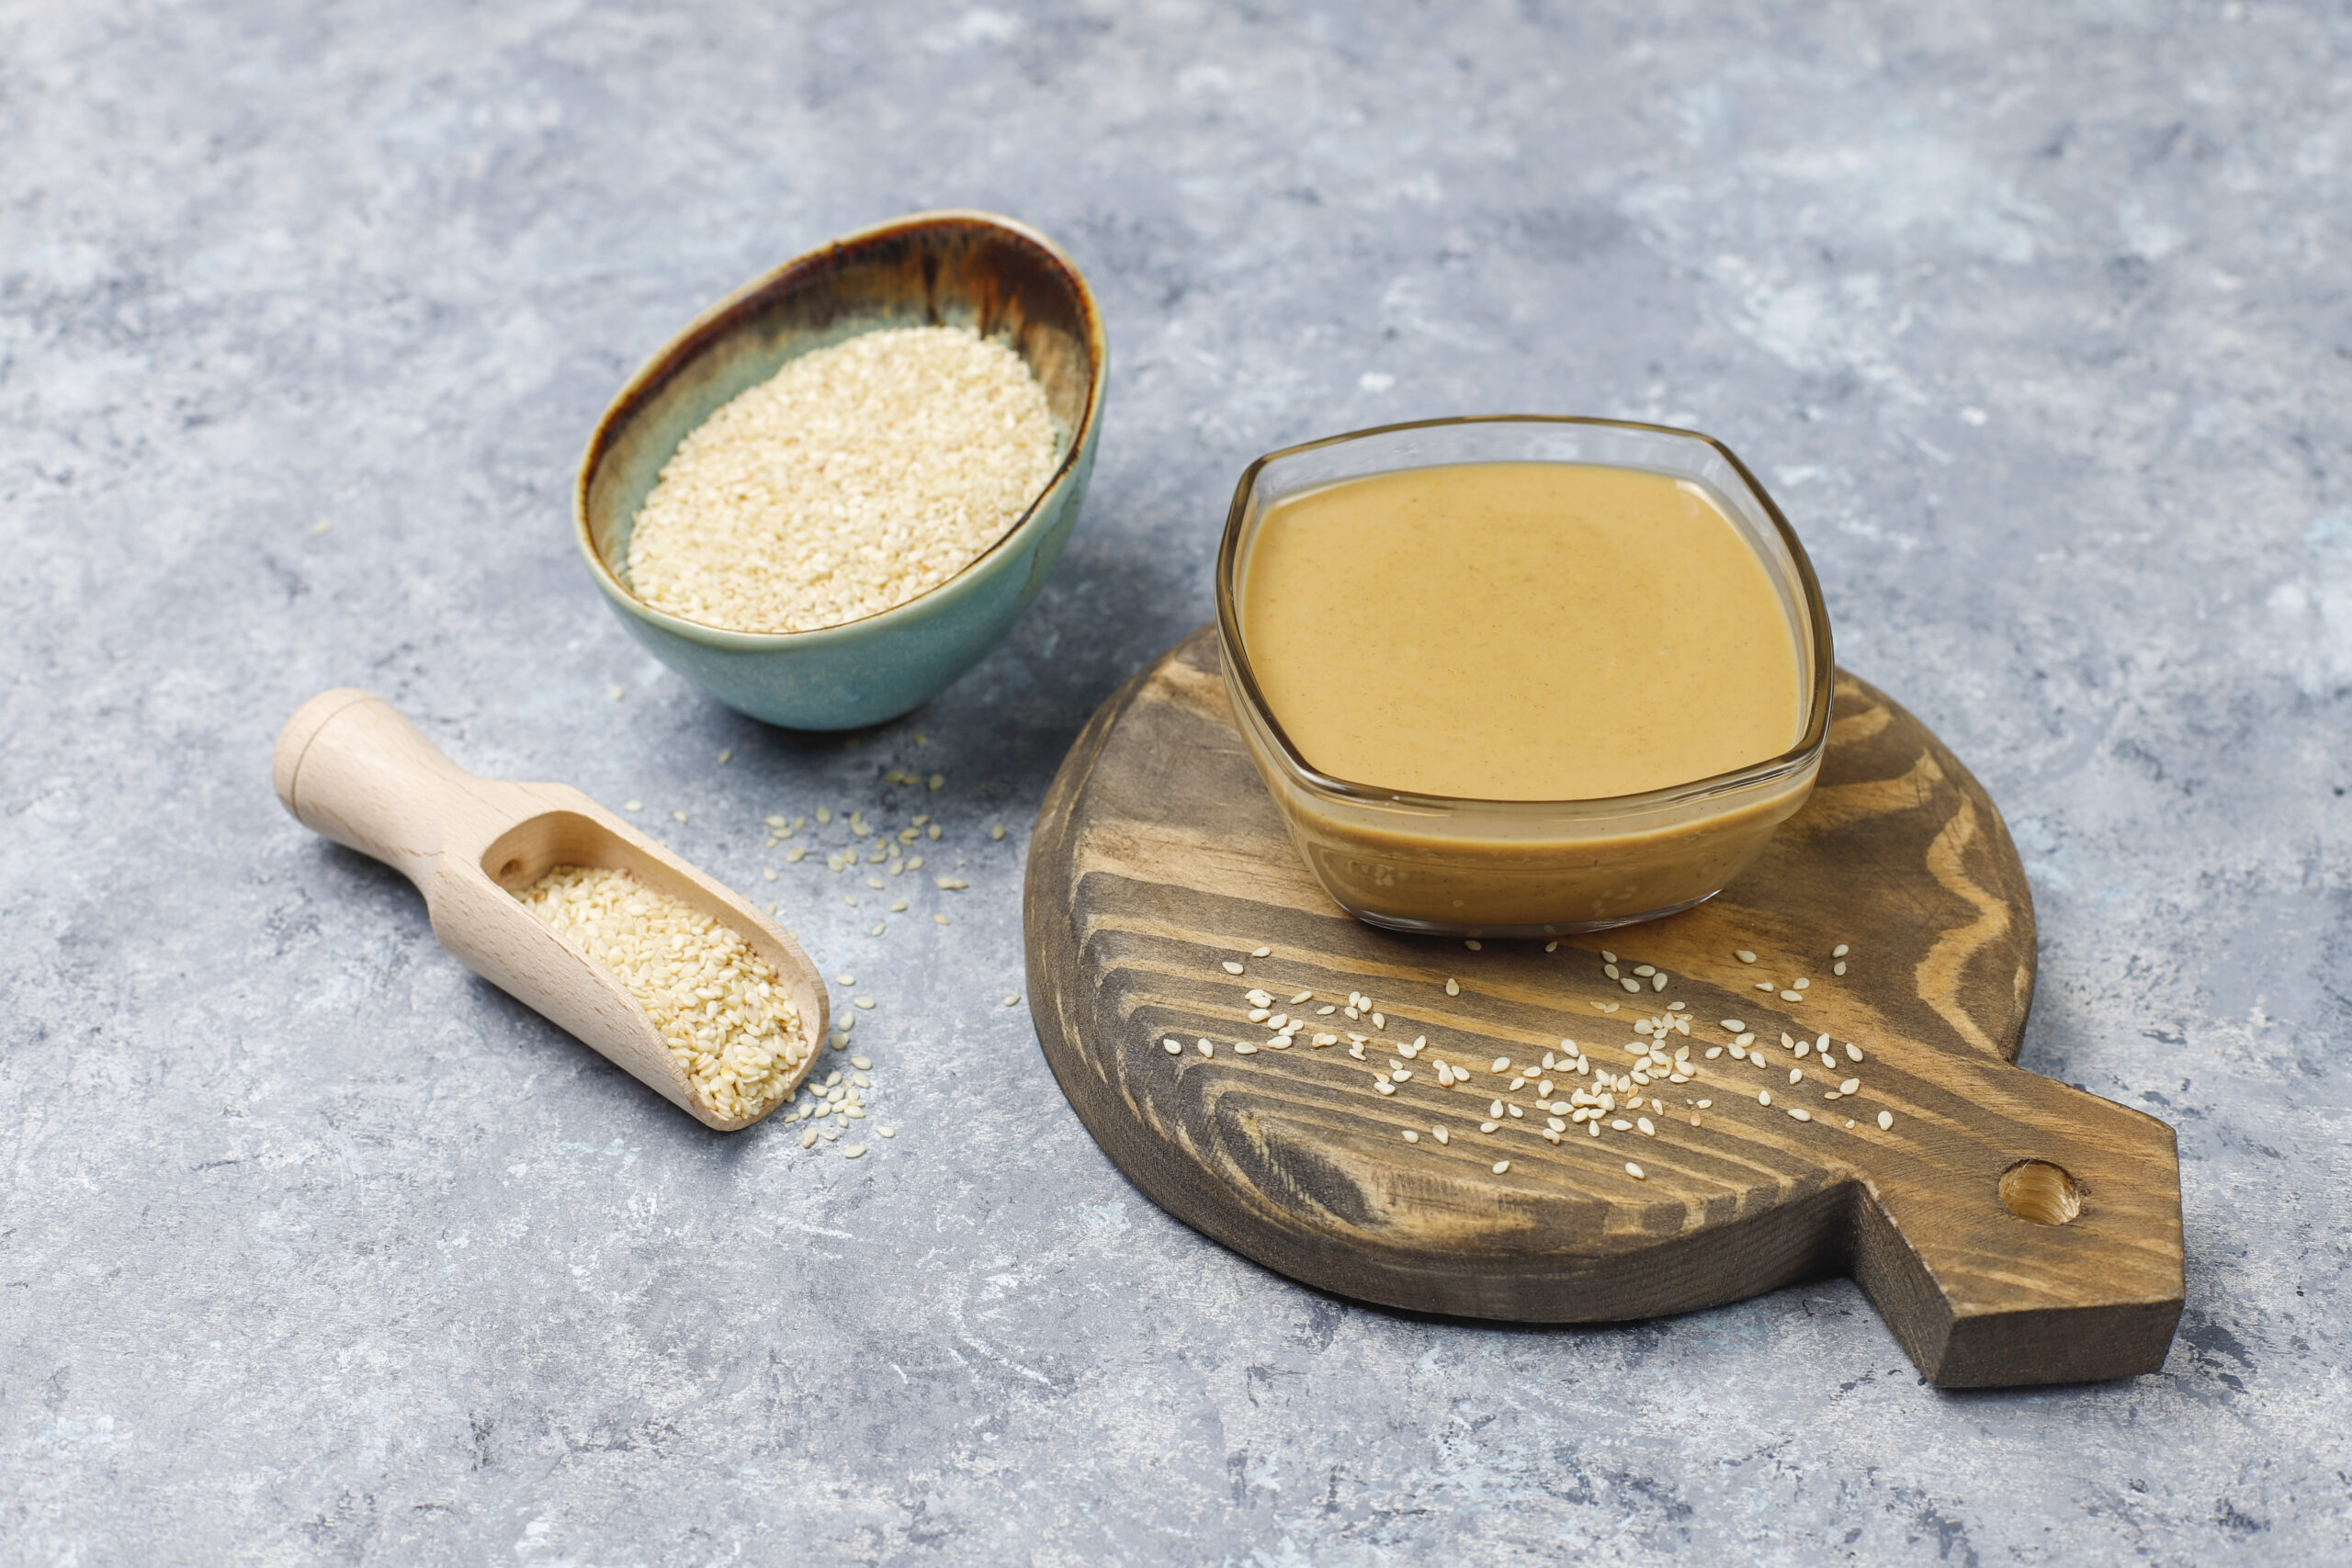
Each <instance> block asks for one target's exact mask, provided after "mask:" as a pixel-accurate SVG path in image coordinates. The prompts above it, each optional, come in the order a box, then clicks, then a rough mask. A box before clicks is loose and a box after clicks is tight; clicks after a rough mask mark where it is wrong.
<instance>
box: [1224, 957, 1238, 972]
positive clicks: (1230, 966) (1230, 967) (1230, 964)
mask: <svg viewBox="0 0 2352 1568" xmlns="http://www.w3.org/2000/svg"><path fill="white" fill-rule="evenodd" d="M1224 969H1225V972H1226V973H1227V974H1228V975H1238V974H1240V973H1241V965H1240V964H1236V963H1235V962H1234V961H1233V960H1232V959H1230V958H1228V959H1227V960H1226V961H1225V964H1224Z"/></svg>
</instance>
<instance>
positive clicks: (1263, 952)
mask: <svg viewBox="0 0 2352 1568" xmlns="http://www.w3.org/2000/svg"><path fill="white" fill-rule="evenodd" d="M1273 951H1274V950H1273V949H1272V948H1271V947H1253V948H1251V949H1250V957H1252V958H1265V957H1269V956H1271V955H1272V953H1273Z"/></svg>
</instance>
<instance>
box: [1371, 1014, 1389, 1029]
mask: <svg viewBox="0 0 2352 1568" xmlns="http://www.w3.org/2000/svg"><path fill="white" fill-rule="evenodd" d="M1372 1026H1373V1027H1374V1029H1385V1028H1387V1027H1388V1020H1387V1018H1386V1017H1385V1015H1383V1014H1381V1013H1374V1014H1373V1015H1372Z"/></svg>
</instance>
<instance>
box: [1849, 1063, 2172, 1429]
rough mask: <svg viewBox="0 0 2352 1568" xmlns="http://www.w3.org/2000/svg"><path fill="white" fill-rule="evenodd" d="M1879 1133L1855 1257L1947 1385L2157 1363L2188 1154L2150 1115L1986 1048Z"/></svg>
mask: <svg viewBox="0 0 2352 1568" xmlns="http://www.w3.org/2000/svg"><path fill="white" fill-rule="evenodd" d="M1951 1088H1952V1089H1954V1090H1956V1091H1958V1092H1957V1093H1956V1094H1955V1095H1953V1096H1951V1097H1947V1098H1949V1100H1950V1103H1948V1104H1938V1103H1935V1102H1934V1101H1933V1100H1928V1099H1927V1097H1924V1096H1923V1097H1922V1099H1923V1103H1922V1104H1921V1105H1920V1108H1919V1109H1918V1110H1917V1111H1915V1112H1913V1113H1912V1114H1910V1115H1906V1116H1904V1117H1902V1118H1900V1119H1898V1121H1897V1122H1896V1124H1895V1126H1894V1129H1893V1130H1892V1131H1891V1132H1890V1133H1889V1134H1882V1135H1881V1136H1880V1138H1879V1139H1877V1140H1874V1142H1875V1143H1876V1144H1877V1145H1878V1147H1879V1149H1880V1150H1881V1151H1882V1152H1883V1156H1885V1157H1883V1158H1881V1159H1874V1160H1873V1161H1872V1162H1871V1165H1872V1168H1871V1173H1870V1175H1869V1177H1868V1179H1867V1180H1866V1183H1865V1190H1866V1194H1867V1195H1866V1196H1865V1198H1864V1199H1863V1201H1861V1202H1860V1204H1859V1205H1858V1206H1857V1210H1858V1212H1857V1216H1856V1225H1855V1236H1854V1247H1853V1263H1852V1266H1853V1273H1854V1277H1855V1279H1856V1280H1858V1281H1860V1284H1861V1286H1862V1288H1863V1290H1864V1291H1865V1292H1868V1293H1869V1294H1870V1296H1871V1300H1872V1301H1873V1302H1874V1303H1877V1305H1878V1308H1879V1311H1880V1313H1881V1314H1882V1315H1883V1317H1884V1318H1885V1319H1886V1322H1887V1325H1888V1326H1889V1327H1890V1328H1892V1329H1893V1330H1894V1335H1895V1337H1896V1338H1897V1339H1898V1340H1900V1341H1901V1342H1902V1344H1903V1348H1904V1349H1905V1351H1906V1352H1908V1353H1909V1354H1910V1356H1911V1358H1912V1359H1914V1360H1915V1361H1917V1363H1918V1364H1919V1367H1920V1369H1921V1370H1922V1371H1925V1372H1927V1374H1928V1377H1929V1379H1930V1380H1932V1381H1933V1382H1937V1383H1939V1384H1940V1385H1941V1386H1943V1387H1946V1388H1981V1387H1998V1386H2002V1385H2006V1384H2012V1383H2018V1382H2091V1381H2095V1380H2099V1379H2105V1378H2115V1377H2128V1376H2131V1375H2133V1374H2135V1373H2142V1372H2153V1371H2158V1370H2160V1369H2161V1368H2162V1367H2163V1365H2164V1360H2165V1351H2166V1349H2167V1348H2169V1347H2170V1345H2171V1343H2172V1335H2173V1328H2174V1325H2175V1324H2176V1323H2177V1320H2178V1318H2179V1316H2180V1307H2181V1225H2180V1158H2179V1153H2178V1150H2177V1146H2176V1144H2175V1140H2174V1136H2173V1130H2172V1129H2171V1128H2170V1127H2168V1126H2166V1125H2165V1123H2164V1122H2159V1121H2157V1120H2156V1119H2155V1118H2154V1117H2152V1116H2146V1115H2143V1114H2142V1113H2141V1112H2139V1111H2133V1110H2131V1109H2130V1108H2128V1107H2126V1106H2121V1105H2117V1104H2115V1103H2114V1102H2112V1101H2110V1100H2101V1099H2099V1098H2098V1096H2096V1095H2092V1094H2087V1093H2085V1092H2084V1091H2083V1090H2081V1089H2073V1088H2070V1087H2068V1086H2067V1085H2065V1084H2063V1083H2059V1082H2057V1081H2056V1080H2054V1079H2052V1078H2046V1077H2041V1075H2040V1074H2038V1073H2031V1072H2027V1071H2024V1070H2022V1069H2020V1068H2018V1067H2015V1066H2010V1065H2008V1064H2007V1063H2006V1062H1998V1061H1994V1060H1991V1059H1989V1058H1988V1059H1986V1060H1985V1061H1984V1062H1983V1063H1981V1064H1978V1065H1977V1066H1975V1069H1974V1071H1973V1072H1972V1073H1968V1074H1966V1075H1962V1076H1959V1081H1956V1082H1954V1083H1952V1084H1951Z"/></svg>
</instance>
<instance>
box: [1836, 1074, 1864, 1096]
mask: <svg viewBox="0 0 2352 1568" xmlns="http://www.w3.org/2000/svg"><path fill="white" fill-rule="evenodd" d="M1861 1087H1862V1080H1861V1079H1860V1078H1848V1079H1847V1080H1846V1081H1845V1082H1844V1083H1841V1084H1839V1085H1838V1093H1839V1094H1851V1093H1853V1092H1854V1091H1855V1090H1856V1089H1860V1088H1861Z"/></svg>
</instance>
